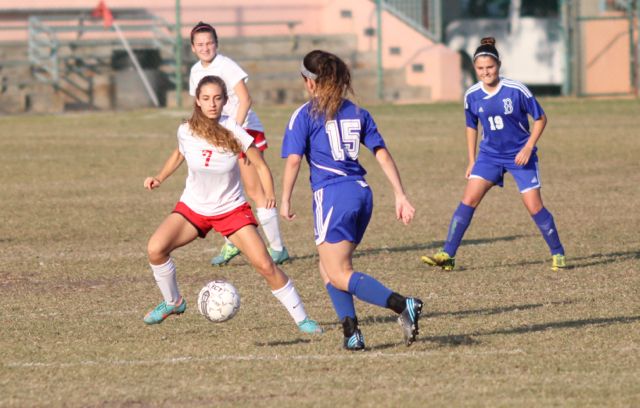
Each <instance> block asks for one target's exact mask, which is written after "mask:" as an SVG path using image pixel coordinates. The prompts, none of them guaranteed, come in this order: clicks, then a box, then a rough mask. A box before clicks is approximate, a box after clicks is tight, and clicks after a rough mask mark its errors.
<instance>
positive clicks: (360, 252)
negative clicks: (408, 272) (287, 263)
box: [291, 235, 527, 261]
mask: <svg viewBox="0 0 640 408" xmlns="http://www.w3.org/2000/svg"><path fill="white" fill-rule="evenodd" d="M526 236H527V235H508V236H505V237H495V238H478V239H467V240H464V241H463V242H462V244H461V246H466V245H483V244H490V243H493V242H500V241H515V240H516V239H519V238H523V237H526ZM443 245H444V241H432V242H429V243H424V244H414V245H404V246H397V247H382V248H365V249H356V251H355V253H354V254H353V257H354V258H359V257H362V256H367V255H377V254H383V253H392V252H409V251H422V250H437V249H440V248H442V246H443ZM317 256H318V255H317V253H315V252H314V253H313V254H309V255H300V256H294V257H291V260H293V261H295V260H304V259H311V258H315V257H317Z"/></svg>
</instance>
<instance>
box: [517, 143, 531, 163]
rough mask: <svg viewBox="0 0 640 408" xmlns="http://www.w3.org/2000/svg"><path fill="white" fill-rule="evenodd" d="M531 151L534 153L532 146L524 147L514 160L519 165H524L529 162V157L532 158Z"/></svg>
mask: <svg viewBox="0 0 640 408" xmlns="http://www.w3.org/2000/svg"><path fill="white" fill-rule="evenodd" d="M531 153H533V149H532V148H530V147H527V146H525V147H523V148H522V150H520V151H519V152H518V154H517V155H516V159H515V160H514V161H515V163H516V164H517V165H518V166H524V165H525V164H527V163H529V159H530V158H531Z"/></svg>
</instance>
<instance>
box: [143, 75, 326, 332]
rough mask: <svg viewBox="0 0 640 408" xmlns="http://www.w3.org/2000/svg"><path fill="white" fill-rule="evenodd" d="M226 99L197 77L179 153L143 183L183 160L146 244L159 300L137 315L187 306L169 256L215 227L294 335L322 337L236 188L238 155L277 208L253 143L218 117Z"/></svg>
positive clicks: (158, 315) (155, 319)
mask: <svg viewBox="0 0 640 408" xmlns="http://www.w3.org/2000/svg"><path fill="white" fill-rule="evenodd" d="M226 101H227V91H226V87H225V84H224V81H223V80H222V79H220V78H218V77H215V76H207V77H204V78H203V79H202V80H201V81H200V83H199V84H198V86H197V88H196V100H195V103H194V109H193V114H192V115H191V118H190V119H189V120H188V121H187V122H185V123H183V124H182V125H180V127H179V128H178V148H177V149H176V150H174V151H173V153H172V154H171V155H170V156H169V158H168V159H167V161H166V162H165V164H164V166H163V167H162V170H160V172H159V173H158V175H157V176H155V177H147V178H146V179H145V181H144V187H145V188H147V189H149V190H153V189H155V188H158V187H160V185H161V183H162V182H163V181H164V180H166V179H167V178H168V177H169V176H170V175H171V174H173V173H174V172H175V171H176V169H178V167H179V166H180V165H181V164H182V162H183V161H185V160H186V162H187V166H188V169H189V173H188V177H187V182H186V187H185V189H184V192H183V193H182V196H181V197H180V201H179V202H178V204H177V205H176V207H175V209H174V210H173V212H172V213H171V214H169V216H167V218H165V220H164V221H163V222H162V224H160V226H159V227H158V229H157V230H156V232H155V233H154V234H153V235H152V236H151V239H149V244H148V248H147V251H148V256H149V263H150V266H151V269H152V270H153V275H154V277H155V279H156V283H157V284H158V287H159V288H160V292H161V293H162V296H163V298H164V300H163V301H162V302H161V303H160V304H159V305H158V306H157V307H156V308H155V309H153V310H151V311H150V312H149V313H148V314H147V315H146V316H145V317H144V322H145V323H147V324H157V323H162V322H163V321H164V319H166V318H167V317H168V316H169V315H171V314H181V313H184V311H185V309H186V305H187V304H186V301H185V300H184V298H183V296H182V295H181V294H180V291H179V289H178V284H177V280H176V268H175V265H174V263H173V259H172V258H171V252H172V251H173V250H174V249H176V248H179V247H181V246H183V245H186V244H188V243H189V242H191V241H193V240H195V239H196V238H197V237H201V238H204V237H205V236H206V235H207V233H208V232H209V231H210V230H211V229H214V230H216V231H217V232H219V233H220V234H222V235H223V236H225V237H228V238H229V239H230V240H231V242H233V243H234V245H236V246H237V247H238V248H240V250H241V251H242V252H243V253H244V254H245V256H246V257H247V258H248V260H249V262H251V264H252V265H253V267H254V268H255V269H256V270H257V271H258V273H260V274H261V275H262V276H263V277H264V278H265V280H266V281H267V284H268V285H269V287H270V288H271V291H272V293H273V294H274V296H275V297H276V298H278V300H280V302H281V303H282V304H283V305H284V306H285V307H286V308H287V310H288V311H289V314H290V315H291V317H293V319H294V320H295V322H296V323H297V324H298V327H299V328H300V330H301V331H303V332H305V333H321V332H322V329H321V328H320V326H319V325H318V324H317V323H316V322H315V321H314V320H311V319H309V318H308V317H307V314H306V312H305V310H304V305H303V303H302V300H300V296H299V295H298V292H297V291H296V289H295V288H294V286H293V283H292V282H291V281H290V280H289V278H288V277H287V275H285V274H284V272H282V270H281V269H280V268H279V267H278V266H276V264H275V263H274V262H273V260H272V259H271V257H270V256H269V253H268V252H267V248H266V246H265V244H264V242H263V241H262V238H261V237H260V235H259V234H258V231H257V229H256V226H257V222H256V220H255V218H254V216H253V213H252V212H251V207H250V206H249V205H248V204H247V202H246V201H245V199H244V195H243V192H242V186H241V184H240V172H239V169H238V160H237V155H238V153H240V152H244V153H245V154H246V155H247V156H248V157H249V159H250V160H251V161H252V162H253V165H254V166H255V169H256V172H257V173H258V175H259V176H260V181H261V182H262V185H263V186H265V189H266V196H267V198H266V208H275V204H276V202H275V193H274V190H273V179H272V176H271V171H270V170H269V167H268V166H267V164H266V163H265V162H264V160H263V159H262V156H261V155H260V153H259V152H258V149H257V148H256V147H255V145H254V144H253V142H254V140H253V138H252V137H251V136H250V135H249V134H248V133H247V132H246V131H244V129H242V128H241V127H240V126H239V125H238V124H237V123H236V121H235V120H233V119H232V118H229V117H226V116H222V107H223V106H224V104H225V103H226Z"/></svg>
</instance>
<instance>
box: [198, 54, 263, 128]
mask: <svg viewBox="0 0 640 408" xmlns="http://www.w3.org/2000/svg"><path fill="white" fill-rule="evenodd" d="M208 75H215V76H218V77H220V78H222V80H223V81H224V83H225V85H226V86H227V93H228V94H229V100H228V101H227V104H226V105H224V108H223V110H222V113H223V114H224V115H227V116H230V117H232V118H234V119H235V118H236V115H237V114H238V107H239V106H240V101H239V100H238V95H236V92H235V91H234V89H233V88H234V87H235V86H236V85H237V84H238V82H240V81H244V82H247V81H248V80H249V76H248V75H247V73H246V72H244V70H243V69H242V68H240V66H239V65H238V64H236V63H235V61H233V60H232V59H231V58H228V57H225V56H224V55H221V54H217V55H216V57H215V58H214V59H213V61H211V64H209V66H207V67H206V68H205V67H203V66H202V62H201V61H198V62H196V63H195V64H193V66H192V67H191V73H190V75H189V94H190V95H191V96H196V88H197V87H198V83H199V82H200V80H201V79H202V78H204V77H205V76H208ZM242 127H243V128H245V129H251V130H259V131H260V132H264V127H263V126H262V123H260V119H258V115H256V113H255V112H254V111H253V110H252V109H249V112H247V117H246V119H245V121H244V123H243V124H242Z"/></svg>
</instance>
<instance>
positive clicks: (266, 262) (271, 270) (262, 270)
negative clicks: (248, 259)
mask: <svg viewBox="0 0 640 408" xmlns="http://www.w3.org/2000/svg"><path fill="white" fill-rule="evenodd" d="M253 267H254V268H255V269H256V271H258V273H259V274H260V275H262V276H263V277H264V278H265V279H267V280H269V279H271V278H273V277H274V276H275V275H276V265H275V264H274V263H273V260H272V259H271V258H270V257H269V256H265V257H264V258H263V259H259V260H256V261H254V262H253Z"/></svg>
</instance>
